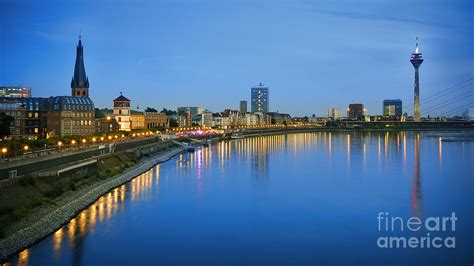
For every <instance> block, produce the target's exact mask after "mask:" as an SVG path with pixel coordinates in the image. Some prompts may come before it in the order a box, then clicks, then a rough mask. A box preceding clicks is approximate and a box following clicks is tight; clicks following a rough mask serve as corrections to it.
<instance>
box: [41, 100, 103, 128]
mask: <svg viewBox="0 0 474 266" xmlns="http://www.w3.org/2000/svg"><path fill="white" fill-rule="evenodd" d="M48 104H49V108H48V109H49V110H48V115H47V121H48V122H47V123H48V134H50V135H52V136H71V135H89V134H94V133H95V109H94V103H93V102H92V100H91V99H90V98H89V97H73V96H56V97H51V98H49V99H48Z"/></svg>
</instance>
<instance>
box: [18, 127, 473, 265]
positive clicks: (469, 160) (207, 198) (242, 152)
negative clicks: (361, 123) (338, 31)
mask: <svg viewBox="0 0 474 266" xmlns="http://www.w3.org/2000/svg"><path fill="white" fill-rule="evenodd" d="M444 140H454V141H444ZM473 156H474V143H473V142H466V141H464V142H463V141H459V138H458V134H456V133H442V132H441V133H440V132H421V133H418V132H380V133H379V132H375V133H374V132H372V133H369V132H368V133H360V132H350V133H345V132H341V133H334V132H333V133H329V132H327V133H325V132H318V133H299V134H283V135H275V136H263V137H252V138H246V139H241V140H232V141H227V142H220V143H218V144H215V145H212V146H210V147H202V148H199V149H197V150H196V151H195V152H194V153H185V154H181V155H178V156H176V157H174V158H172V159H171V160H170V161H168V162H165V163H163V164H160V165H156V166H155V167H154V168H152V169H151V170H149V171H147V172H146V173H143V174H142V175H140V176H138V177H137V178H135V179H133V180H132V181H131V182H129V183H127V184H125V185H122V186H120V187H118V188H117V189H115V190H113V191H111V192H110V193H108V194H106V195H104V196H103V197H101V198H100V199H99V200H97V202H95V203H94V204H92V205H91V206H90V207H89V208H87V209H85V210H84V211H82V212H81V213H80V214H79V215H78V216H77V217H75V218H74V219H72V220H71V221H70V222H69V223H68V224H66V225H65V226H64V227H62V228H61V229H59V230H58V231H56V232H55V233H53V234H52V235H50V236H49V237H47V238H46V239H44V240H42V241H41V242H39V243H37V244H35V245H34V246H32V247H31V248H28V249H26V250H24V251H22V252H21V253H20V254H18V255H17V256H15V257H14V258H13V259H12V260H11V261H10V262H9V264H11V265H125V264H128V265H130V264H131V265H320V264H327V265H335V264H337V265H341V264H344V265H352V264H362V265H371V264H373V265H381V264H386V265H457V264H461V263H463V264H465V265H472V263H474V255H473V254H474V245H473V241H474V205H473V202H474V192H473V191H474V174H473V172H474V159H473V158H474V157H473ZM453 213H454V215H455V217H456V219H457V220H456V221H455V228H452V220H450V221H448V222H447V225H446V228H445V229H446V230H441V231H440V230H438V231H436V230H433V228H434V226H435V225H436V224H435V221H433V220H435V219H436V217H438V218H439V221H441V220H442V217H450V216H452V215H453ZM378 217H386V218H387V219H385V220H379V218H378ZM389 217H399V220H396V221H395V223H394V225H395V226H394V227H390V228H389V230H384V229H386V228H385V227H384V226H385V225H386V224H385V222H384V221H390V222H389V223H390V225H392V224H391V223H392V222H393V221H392V220H388V219H390V218H389ZM413 217H416V218H418V219H420V220H421V221H422V223H423V221H426V219H428V218H429V217H433V219H432V220H431V222H432V223H431V226H430V228H431V229H430V230H428V229H427V227H425V228H422V229H420V230H418V231H412V230H409V229H408V227H407V226H406V224H405V226H403V228H402V227H401V226H402V223H403V222H405V221H407V220H408V219H409V218H413ZM380 219H381V218H380ZM401 220H403V221H401ZM381 224H382V229H381V230H379V229H380V225H381ZM438 229H439V228H438ZM432 230H433V231H432ZM388 236H395V237H405V238H409V237H414V238H417V239H418V240H420V239H421V238H422V237H425V238H427V239H428V238H430V239H433V238H435V237H439V238H440V239H441V240H439V239H438V240H439V241H437V242H436V241H435V242H434V243H435V244H440V243H443V244H446V245H445V246H442V247H433V246H431V247H419V246H418V247H401V246H400V247H398V248H397V247H396V246H392V247H387V246H383V245H381V243H384V242H383V241H381V240H380V239H381V238H382V239H384V238H385V237H388ZM448 238H449V239H450V241H451V242H449V243H448V242H444V241H445V240H446V239H448ZM453 238H454V240H455V243H454V244H455V246H454V247H453V246H452V244H453V243H452V240H453ZM428 242H430V243H431V244H433V242H431V240H430V241H428Z"/></svg>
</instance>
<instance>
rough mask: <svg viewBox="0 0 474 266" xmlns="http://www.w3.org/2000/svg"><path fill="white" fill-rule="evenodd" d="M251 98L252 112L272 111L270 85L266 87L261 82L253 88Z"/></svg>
mask: <svg viewBox="0 0 474 266" xmlns="http://www.w3.org/2000/svg"><path fill="white" fill-rule="evenodd" d="M251 100H252V102H251V111H252V113H254V112H263V113H267V112H269V111H270V102H269V95H268V87H264V85H263V84H262V83H260V84H259V86H257V87H254V88H251Z"/></svg>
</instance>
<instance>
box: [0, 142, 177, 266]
mask: <svg viewBox="0 0 474 266" xmlns="http://www.w3.org/2000/svg"><path fill="white" fill-rule="evenodd" d="M183 151H184V148H182V147H179V148H172V149H171V150H168V151H165V152H159V153H156V154H154V155H151V157H149V158H146V159H144V160H142V161H140V162H138V163H137V164H136V165H134V166H132V167H130V168H128V169H126V170H125V171H124V172H122V173H120V174H117V175H115V176H113V177H111V178H108V179H106V180H104V181H101V182H98V183H94V184H91V185H89V186H84V187H82V188H80V189H78V190H77V191H68V192H67V193H65V194H64V195H62V196H61V197H59V198H57V199H56V200H55V201H54V202H53V204H48V205H45V206H40V207H37V208H35V209H34V210H33V211H32V212H31V213H30V214H29V215H28V216H27V217H25V218H24V219H21V220H19V221H18V222H16V223H15V224H14V225H12V226H11V227H10V228H9V229H8V232H7V233H6V237H5V238H4V239H1V240H0V261H2V262H3V261H5V260H6V259H8V258H9V257H10V256H12V255H14V254H16V253H18V252H19V251H21V250H22V249H24V248H26V247H29V246H31V245H33V244H34V243H36V242H38V241H39V240H41V239H43V238H45V237H46V236H48V235H49V234H51V233H53V232H54V231H56V230H57V229H59V228H60V227H61V226H63V225H64V224H65V223H67V222H68V221H69V220H70V219H72V218H73V217H74V216H76V215H77V214H78V213H79V212H80V211H82V210H83V209H84V208H86V207H88V206H89V205H91V204H92V203H94V202H95V201H96V200H97V199H98V198H100V197H101V196H103V195H104V194H106V193H108V192H109V191H111V190H113V189H114V188H116V187H118V186H120V185H123V184H125V183H127V182H129V181H130V180H132V179H133V178H135V177H136V176H138V175H140V174H142V173H143V172H146V171H147V170H149V169H150V168H152V167H153V166H155V165H156V164H159V163H162V162H165V161H167V160H169V159H171V158H172V157H173V156H175V155H177V154H179V153H181V152H183Z"/></svg>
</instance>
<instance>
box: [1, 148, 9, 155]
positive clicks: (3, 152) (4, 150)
mask: <svg viewBox="0 0 474 266" xmlns="http://www.w3.org/2000/svg"><path fill="white" fill-rule="evenodd" d="M7 151H8V149H7V148H5V147H3V148H2V154H3V158H5V154H7Z"/></svg>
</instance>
